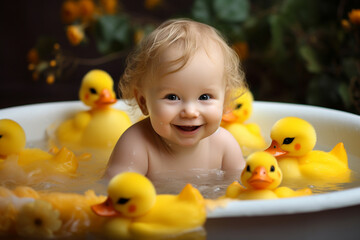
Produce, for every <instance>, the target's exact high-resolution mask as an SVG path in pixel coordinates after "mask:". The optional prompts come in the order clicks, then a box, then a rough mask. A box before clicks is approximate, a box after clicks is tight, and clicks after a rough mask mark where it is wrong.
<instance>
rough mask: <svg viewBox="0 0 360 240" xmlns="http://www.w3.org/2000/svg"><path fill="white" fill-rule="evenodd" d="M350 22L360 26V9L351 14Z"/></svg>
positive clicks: (352, 11)
mask: <svg viewBox="0 0 360 240" xmlns="http://www.w3.org/2000/svg"><path fill="white" fill-rule="evenodd" d="M349 20H350V22H351V23H352V24H356V25H360V9H353V10H351V12H349Z"/></svg>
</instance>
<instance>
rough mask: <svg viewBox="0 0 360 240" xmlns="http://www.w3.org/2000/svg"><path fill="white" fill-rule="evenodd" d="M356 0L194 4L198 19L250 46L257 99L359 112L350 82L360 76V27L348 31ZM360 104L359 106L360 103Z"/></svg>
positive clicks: (247, 63) (248, 65)
mask: <svg viewBox="0 0 360 240" xmlns="http://www.w3.org/2000/svg"><path fill="white" fill-rule="evenodd" d="M359 5H360V4H359V3H357V2H356V1H346V2H345V1H313V0H277V1H266V0H253V1H251V2H250V1H240V0H239V1H235V0H234V1H232V0H227V1H220V0H219V1H217V0H195V2H194V5H193V8H192V14H193V18H194V19H196V20H199V21H202V22H205V23H208V24H211V25H212V26H214V27H216V28H218V29H219V30H220V31H222V32H223V33H224V35H225V36H227V37H228V38H229V39H230V41H231V43H236V42H239V41H243V42H246V43H247V44H248V46H249V49H250V52H249V58H248V59H243V65H244V68H245V70H246V74H247V80H248V82H249V85H250V86H251V90H252V91H253V92H254V93H255V98H256V99H260V100H273V101H287V102H297V103H305V104H314V105H320V106H325V107H330V108H338V109H341V110H346V111H352V112H356V111H359V112H360V109H358V110H356V109H355V108H354V106H355V103H354V101H355V100H354V99H353V98H352V97H351V96H352V95H354V93H352V91H355V90H354V89H352V88H351V84H350V80H351V79H352V78H354V77H358V76H359V75H360V72H359V66H360V64H359V56H360V55H359V54H360V52H359V46H360V42H359V41H360V35H359V34H360V32H359V31H360V30H359V29H360V26H355V25H353V26H352V27H351V30H350V31H348V30H346V29H344V28H343V27H342V25H341V20H343V19H347V20H348V13H349V12H350V11H351V10H352V9H357V8H360V6H359ZM358 105H359V104H358Z"/></svg>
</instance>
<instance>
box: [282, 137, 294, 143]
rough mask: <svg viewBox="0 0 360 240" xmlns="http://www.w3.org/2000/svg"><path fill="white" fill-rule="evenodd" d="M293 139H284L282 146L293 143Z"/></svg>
mask: <svg viewBox="0 0 360 240" xmlns="http://www.w3.org/2000/svg"><path fill="white" fill-rule="evenodd" d="M294 139H295V138H285V139H284V141H283V144H290V143H292V142H293V141H294Z"/></svg>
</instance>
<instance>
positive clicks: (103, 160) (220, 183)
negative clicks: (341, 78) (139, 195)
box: [0, 141, 360, 199]
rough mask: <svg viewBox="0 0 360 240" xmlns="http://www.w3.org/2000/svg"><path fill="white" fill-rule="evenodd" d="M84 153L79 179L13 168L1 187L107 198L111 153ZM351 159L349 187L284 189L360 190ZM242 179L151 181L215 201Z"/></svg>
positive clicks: (188, 176)
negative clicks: (106, 174)
mask: <svg viewBox="0 0 360 240" xmlns="http://www.w3.org/2000/svg"><path fill="white" fill-rule="evenodd" d="M27 147H29V148H40V149H43V150H45V151H47V150H48V149H49V146H48V142H47V141H36V142H35V141H34V142H29V143H28V145H27ZM345 148H346V146H345ZM317 149H322V150H324V151H329V148H327V147H319V148H317ZM84 152H87V153H90V154H91V155H92V157H91V158H90V159H89V160H85V161H79V167H78V170H77V176H76V177H68V176H61V175H59V176H46V177H43V178H41V177H40V178H36V179H33V178H32V176H29V175H28V176H25V175H26V174H28V173H24V172H23V173H21V171H17V170H16V166H14V167H15V169H14V167H12V168H13V172H8V175H6V173H5V175H4V173H2V174H0V183H1V185H2V186H5V187H9V188H13V187H15V186H17V185H27V186H30V187H32V188H34V189H36V190H41V191H57V192H75V193H81V194H82V193H84V192H85V191H86V190H88V189H92V190H94V191H95V193H96V194H97V195H107V181H106V180H102V176H103V173H104V171H105V168H106V165H107V160H108V158H109V156H110V153H111V150H106V151H103V150H102V151H99V150H95V149H87V150H83V151H81V152H74V153H75V155H80V154H82V153H84ZM348 159H349V167H350V169H352V175H351V176H352V178H351V182H349V183H322V184H314V183H313V182H305V181H304V182H299V181H297V182H296V183H295V182H292V181H286V180H284V181H283V182H282V184H281V185H282V186H287V187H290V188H292V189H301V188H305V187H309V188H311V190H312V191H313V193H316V194H320V193H324V192H331V191H338V190H344V189H350V188H356V187H360V174H359V173H360V156H354V155H351V154H350V153H348ZM18 168H19V167H18ZM14 172H16V174H14ZM31 174H32V173H30V175H31ZM7 178H8V179H7ZM239 178H240V172H224V171H221V170H210V171H204V170H201V169H192V170H190V171H188V172H165V173H162V174H158V175H157V177H156V178H155V179H151V180H152V182H153V183H154V186H155V188H156V190H157V193H158V194H166V193H168V194H178V193H179V192H180V191H181V190H182V188H183V187H184V186H185V185H186V184H187V183H191V184H192V185H193V186H194V187H196V188H197V189H198V190H199V191H200V192H201V193H202V194H203V196H204V197H205V198H211V199H214V198H217V197H219V196H222V195H224V194H225V191H226V188H227V186H228V185H229V184H231V183H232V182H233V181H237V180H239Z"/></svg>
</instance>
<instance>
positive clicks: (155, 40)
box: [119, 19, 247, 105]
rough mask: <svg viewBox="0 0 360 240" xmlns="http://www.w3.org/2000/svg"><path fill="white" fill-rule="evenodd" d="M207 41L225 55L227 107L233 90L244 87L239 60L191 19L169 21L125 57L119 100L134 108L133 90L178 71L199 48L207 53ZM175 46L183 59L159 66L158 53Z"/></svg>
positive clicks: (212, 32)
mask: <svg viewBox="0 0 360 240" xmlns="http://www.w3.org/2000/svg"><path fill="white" fill-rule="evenodd" d="M210 42H211V43H216V44H217V45H218V46H219V47H220V49H221V51H222V54H223V56H224V80H225V81H226V93H225V103H224V104H225V105H226V104H228V103H229V102H230V95H231V94H230V92H231V90H232V89H238V88H242V89H246V88H247V86H246V82H245V74H244V72H243V70H242V68H241V65H240V60H239V57H238V55H237V54H236V52H235V51H234V50H233V49H232V48H230V47H229V46H228V44H227V43H226V41H225V40H224V37H223V36H222V35H221V34H220V33H219V32H218V31H217V30H216V29H215V28H213V27H211V26H209V25H206V24H203V23H199V22H196V21H193V20H190V19H172V20H168V21H166V22H164V23H163V24H161V25H160V26H159V27H158V28H156V29H155V30H154V31H153V32H152V33H150V34H149V35H148V36H147V37H145V38H144V39H143V40H142V41H141V42H140V44H139V45H138V46H137V48H136V49H135V51H134V52H133V53H132V54H130V55H129V57H128V58H127V67H126V69H125V71H124V74H123V76H122V78H121V79H120V81H119V90H120V94H121V96H122V99H124V100H125V101H127V103H128V104H130V105H136V102H135V101H133V100H134V98H135V96H134V93H135V90H136V89H139V88H140V89H141V87H142V84H143V83H144V81H146V80H152V79H154V78H155V77H156V74H157V73H159V71H160V70H161V69H164V68H165V67H170V66H175V65H176V66H178V65H179V67H177V68H176V69H175V70H172V71H171V72H167V74H170V73H173V72H177V71H179V70H181V69H182V68H183V67H184V66H185V65H186V63H187V62H188V61H189V59H190V58H191V57H192V56H194V54H195V53H196V52H197V51H198V50H199V49H200V48H204V49H205V50H206V47H207V46H209V43H210ZM174 46H176V47H177V48H179V47H180V49H182V56H180V57H179V58H178V59H175V60H174V61H171V62H169V63H166V64H164V63H162V64H160V57H161V54H162V53H163V52H164V51H166V50H167V49H168V48H170V47H174ZM160 68H161V69H160Z"/></svg>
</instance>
